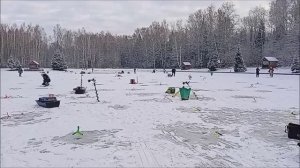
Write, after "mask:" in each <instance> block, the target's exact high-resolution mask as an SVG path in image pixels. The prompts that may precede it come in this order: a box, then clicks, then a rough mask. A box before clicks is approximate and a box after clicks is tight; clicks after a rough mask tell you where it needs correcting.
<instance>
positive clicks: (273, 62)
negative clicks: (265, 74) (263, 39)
mask: <svg viewBox="0 0 300 168" xmlns="http://www.w3.org/2000/svg"><path fill="white" fill-rule="evenodd" d="M277 66H278V59H277V58H275V57H264V58H263V60H262V68H269V67H273V68H276V67H277Z"/></svg>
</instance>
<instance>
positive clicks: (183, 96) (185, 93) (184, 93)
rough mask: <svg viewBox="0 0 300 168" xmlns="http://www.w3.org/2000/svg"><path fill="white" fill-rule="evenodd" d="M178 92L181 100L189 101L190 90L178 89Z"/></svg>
mask: <svg viewBox="0 0 300 168" xmlns="http://www.w3.org/2000/svg"><path fill="white" fill-rule="evenodd" d="M179 91H180V96H181V100H189V98H190V93H191V88H188V89H187V88H185V87H182V88H179Z"/></svg>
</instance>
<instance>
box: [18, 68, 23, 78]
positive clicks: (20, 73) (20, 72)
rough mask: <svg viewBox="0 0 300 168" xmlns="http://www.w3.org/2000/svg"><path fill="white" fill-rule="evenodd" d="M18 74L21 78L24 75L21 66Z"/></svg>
mask: <svg viewBox="0 0 300 168" xmlns="http://www.w3.org/2000/svg"><path fill="white" fill-rule="evenodd" d="M18 73H19V77H21V76H22V73H23V69H22V67H21V66H19V68H18Z"/></svg>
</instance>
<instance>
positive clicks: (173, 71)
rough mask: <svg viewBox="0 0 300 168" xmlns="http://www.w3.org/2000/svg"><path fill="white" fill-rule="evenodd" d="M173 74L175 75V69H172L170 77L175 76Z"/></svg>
mask: <svg viewBox="0 0 300 168" xmlns="http://www.w3.org/2000/svg"><path fill="white" fill-rule="evenodd" d="M175 73H176V69H175V68H173V69H172V76H173V75H174V76H175Z"/></svg>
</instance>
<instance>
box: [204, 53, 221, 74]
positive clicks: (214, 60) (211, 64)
mask: <svg viewBox="0 0 300 168" xmlns="http://www.w3.org/2000/svg"><path fill="white" fill-rule="evenodd" d="M218 64H219V63H218V56H217V54H216V53H213V54H212V55H211V56H210V57H209V61H208V63H207V68H208V69H209V70H210V71H216V70H217V67H218Z"/></svg>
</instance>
